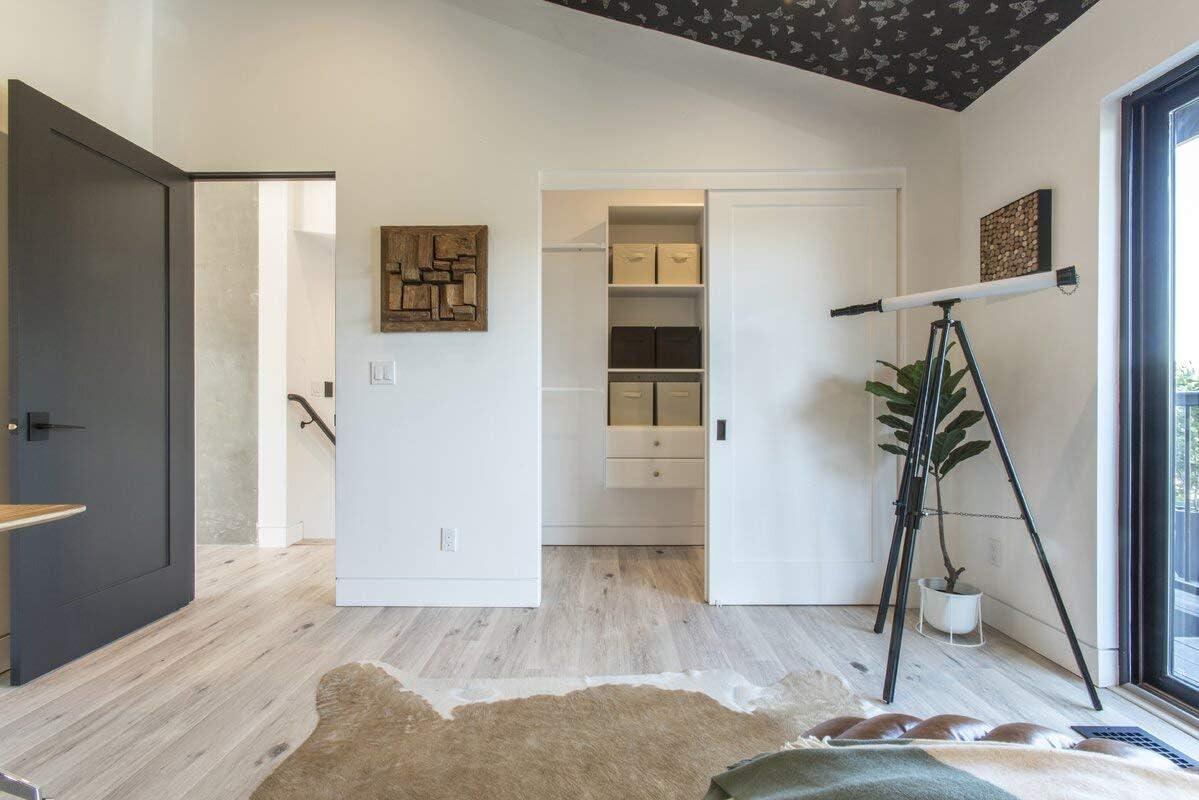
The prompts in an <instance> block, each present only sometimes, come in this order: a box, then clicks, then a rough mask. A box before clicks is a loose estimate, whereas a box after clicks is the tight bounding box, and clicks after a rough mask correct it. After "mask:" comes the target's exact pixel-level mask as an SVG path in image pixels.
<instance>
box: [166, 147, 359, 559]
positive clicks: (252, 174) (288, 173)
mask: <svg viewBox="0 0 1199 800" xmlns="http://www.w3.org/2000/svg"><path fill="white" fill-rule="evenodd" d="M188 178H189V179H190V180H191V183H192V184H193V185H194V184H196V183H202V182H203V183H220V182H239V181H245V182H254V183H261V182H264V181H278V182H284V183H293V182H296V181H333V183H334V185H336V183H337V172H336V170H276V171H269V170H268V171H246V172H241V171H209V172H189V173H188ZM334 214H335V215H336V208H335V209H334ZM192 271H193V274H194V272H195V266H194V264H193V267H192ZM333 286H334V298H333V321H334V325H333V381H334V395H335V396H336V394H337V389H336V386H337V361H338V358H337V291H336V290H337V247H336V243H335V244H334V248H333ZM193 391H194V387H193ZM333 424H334V426H336V424H337V423H336V415H335V419H334V422H333ZM333 446H334V448H336V446H337V445H336V442H334V444H333ZM337 464H338V460H337V455H336V449H335V450H334V456H333V486H334V491H333V518H334V530H336V522H337V506H338V503H337V486H338V483H339V481H338V480H337ZM192 492H193V494H194V493H195V487H194V486H193V489H192ZM258 534H259V535H258V537H257V539H256V543H255V545H254V546H255V547H259V548H275V547H288V546H290V545H289V544H287V543H284V544H282V545H276V544H274V543H271V544H263V540H262V531H261V529H260V528H259V529H258ZM334 542H335V544H334V547H336V537H334Z"/></svg>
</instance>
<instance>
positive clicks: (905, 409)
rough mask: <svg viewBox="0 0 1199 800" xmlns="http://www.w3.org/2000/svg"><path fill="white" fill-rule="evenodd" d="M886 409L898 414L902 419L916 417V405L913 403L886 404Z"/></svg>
mask: <svg viewBox="0 0 1199 800" xmlns="http://www.w3.org/2000/svg"><path fill="white" fill-rule="evenodd" d="M887 408H888V409H890V411H891V412H892V413H894V414H899V415H900V416H903V417H914V416H916V404H915V403H891V402H888V403H887Z"/></svg>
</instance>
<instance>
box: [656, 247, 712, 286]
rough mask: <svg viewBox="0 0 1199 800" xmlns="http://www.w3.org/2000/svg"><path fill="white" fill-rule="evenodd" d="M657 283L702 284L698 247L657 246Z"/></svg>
mask: <svg viewBox="0 0 1199 800" xmlns="http://www.w3.org/2000/svg"><path fill="white" fill-rule="evenodd" d="M658 283H673V284H679V283H686V284H692V283H703V280H702V270H701V269H700V266H699V245H697V244H660V245H658Z"/></svg>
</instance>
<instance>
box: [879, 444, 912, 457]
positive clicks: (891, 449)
mask: <svg viewBox="0 0 1199 800" xmlns="http://www.w3.org/2000/svg"><path fill="white" fill-rule="evenodd" d="M879 447H880V448H881V449H883V450H886V451H887V452H888V453H894V454H895V455H897V456H906V455H907V454H908V451H907V449H906V448H903V447H900V446H899V445H897V444H891V443H890V442H885V443H883V444H880V445H879Z"/></svg>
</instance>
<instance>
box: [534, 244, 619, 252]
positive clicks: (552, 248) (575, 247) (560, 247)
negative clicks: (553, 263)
mask: <svg viewBox="0 0 1199 800" xmlns="http://www.w3.org/2000/svg"><path fill="white" fill-rule="evenodd" d="M593 251H599V252H605V253H606V252H608V245H607V244H605V243H604V242H556V243H554V244H543V245H542V246H541V252H543V253H587V252H593Z"/></svg>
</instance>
